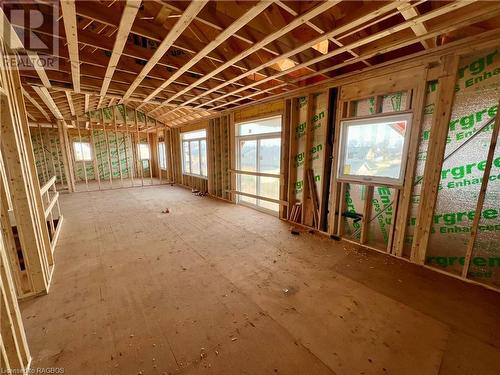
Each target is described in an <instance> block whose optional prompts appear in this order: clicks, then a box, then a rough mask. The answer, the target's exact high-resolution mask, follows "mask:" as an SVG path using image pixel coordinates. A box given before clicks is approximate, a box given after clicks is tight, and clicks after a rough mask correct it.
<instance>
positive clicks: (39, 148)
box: [30, 125, 67, 185]
mask: <svg viewBox="0 0 500 375" xmlns="http://www.w3.org/2000/svg"><path fill="white" fill-rule="evenodd" d="M30 134H31V143H32V144H33V154H34V156H35V167H36V171H37V176H38V180H39V181H40V184H41V185H44V184H46V183H47V182H48V181H49V180H50V179H51V178H52V177H53V176H55V177H56V183H57V184H59V185H65V184H66V183H67V178H66V172H65V170H64V163H63V154H62V153H63V149H62V147H61V142H60V137H59V132H58V130H57V127H56V125H54V128H45V127H44V128H42V127H37V128H31V129H30Z"/></svg>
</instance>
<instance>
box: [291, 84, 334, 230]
mask: <svg viewBox="0 0 500 375" xmlns="http://www.w3.org/2000/svg"><path fill="white" fill-rule="evenodd" d="M308 100H309V99H308V97H307V96H302V97H299V98H298V99H297V100H295V101H293V103H295V105H294V107H293V108H292V110H293V111H295V116H292V119H296V121H295V123H292V132H293V134H292V136H293V137H295V140H294V143H295V145H296V146H295V153H294V155H292V158H293V160H294V162H293V166H294V167H295V173H294V176H296V179H295V181H294V189H293V193H294V195H295V200H296V201H298V202H303V189H304V176H307V174H306V173H305V172H306V171H304V168H307V167H306V166H305V164H304V163H305V161H306V152H308V153H309V160H310V165H309V166H308V167H309V168H312V170H313V176H314V182H315V185H316V191H317V196H318V200H319V202H320V206H321V201H322V198H323V197H322V186H323V179H324V173H325V170H324V167H325V158H326V157H327V155H326V141H327V134H328V128H327V126H328V92H326V91H324V92H320V93H315V94H313V95H312V103H308ZM309 105H312V111H310V113H311V118H310V119H308V118H307V116H308V106H309ZM308 120H309V121H308ZM308 123H309V124H310V127H308ZM307 132H311V133H312V134H311V135H310V137H311V147H310V148H309V150H306V137H307ZM305 224H307V225H311V224H312V223H311V222H307V221H306V222H305Z"/></svg>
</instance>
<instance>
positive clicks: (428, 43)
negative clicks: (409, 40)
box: [398, 6, 436, 49]
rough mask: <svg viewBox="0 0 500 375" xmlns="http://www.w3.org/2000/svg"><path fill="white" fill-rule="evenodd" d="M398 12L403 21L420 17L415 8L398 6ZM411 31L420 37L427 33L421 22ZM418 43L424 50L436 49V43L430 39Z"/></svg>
mask: <svg viewBox="0 0 500 375" xmlns="http://www.w3.org/2000/svg"><path fill="white" fill-rule="evenodd" d="M398 10H399V12H400V13H401V15H402V16H403V17H404V19H405V20H407V21H408V20H411V19H413V18H416V17H418V16H419V15H420V14H419V12H418V10H417V9H416V8H410V7H404V6H399V7H398ZM411 29H412V30H413V32H414V33H415V35H416V36H422V35H425V34H427V33H428V30H427V27H425V25H424V24H423V23H422V22H420V23H416V24H415V25H413V26H412V27H411ZM420 43H421V44H422V45H423V46H424V48H425V49H430V48H434V47H436V43H435V42H434V40H432V39H429V40H422V41H421V42H420Z"/></svg>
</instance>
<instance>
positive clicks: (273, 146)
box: [259, 138, 281, 174]
mask: <svg viewBox="0 0 500 375" xmlns="http://www.w3.org/2000/svg"><path fill="white" fill-rule="evenodd" d="M280 149H281V139H280V138H272V139H261V140H260V141H259V172H263V173H274V174H279V173H280V160H281V153H280Z"/></svg>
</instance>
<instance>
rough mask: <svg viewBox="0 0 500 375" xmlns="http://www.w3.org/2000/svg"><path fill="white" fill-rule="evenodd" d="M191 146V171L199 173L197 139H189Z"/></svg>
mask: <svg viewBox="0 0 500 375" xmlns="http://www.w3.org/2000/svg"><path fill="white" fill-rule="evenodd" d="M189 144H190V147H191V153H190V159H189V160H190V162H191V173H192V174H200V149H199V143H198V141H190V142H189Z"/></svg>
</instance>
